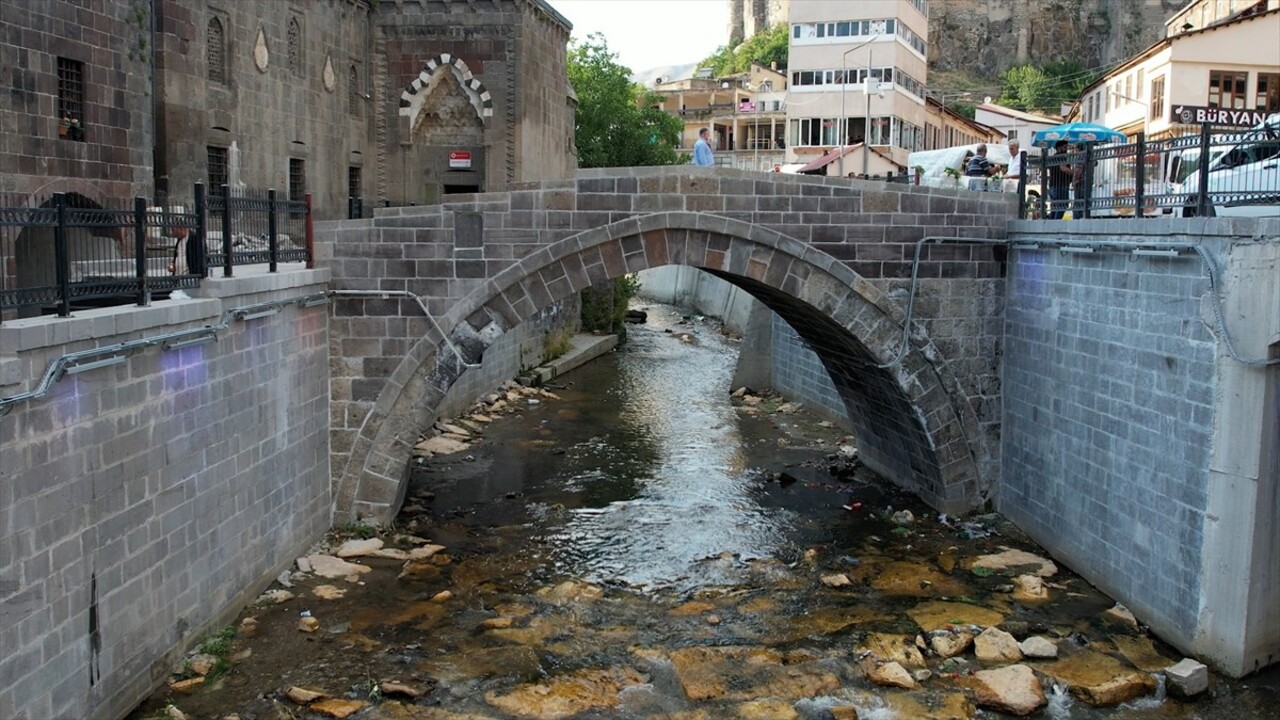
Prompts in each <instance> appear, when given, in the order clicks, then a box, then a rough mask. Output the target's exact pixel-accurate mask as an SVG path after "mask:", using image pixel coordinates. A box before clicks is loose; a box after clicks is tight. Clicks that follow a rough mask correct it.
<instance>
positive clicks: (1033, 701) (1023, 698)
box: [973, 665, 1047, 715]
mask: <svg viewBox="0 0 1280 720" xmlns="http://www.w3.org/2000/svg"><path fill="white" fill-rule="evenodd" d="M973 690H974V700H975V701H976V702H977V703H978V706H979V707H985V708H991V709H992V710H999V711H1000V712H1007V713H1010V714H1012V715H1030V714H1031V713H1033V712H1035V711H1036V710H1038V709H1040V708H1041V707H1043V706H1044V705H1045V703H1046V702H1047V701H1046V699H1045V696H1044V688H1043V687H1041V686H1040V680H1039V679H1038V678H1037V677H1036V674H1035V673H1034V672H1032V670H1031V668H1029V667H1027V666H1026V665H1010V666H1008V667H1002V668H1000V669H999V670H983V671H981V672H976V673H974V674H973Z"/></svg>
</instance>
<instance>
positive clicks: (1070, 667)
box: [1037, 650, 1156, 707]
mask: <svg viewBox="0 0 1280 720" xmlns="http://www.w3.org/2000/svg"><path fill="white" fill-rule="evenodd" d="M1037 669H1038V670H1040V672H1042V673H1044V674H1045V675H1048V676H1049V677H1051V678H1053V679H1055V680H1057V681H1059V682H1061V683H1063V684H1065V685H1066V686H1067V688H1068V689H1069V690H1070V691H1071V694H1072V695H1074V696H1075V697H1076V698H1078V699H1080V700H1083V701H1084V702H1086V703H1088V704H1090V705H1094V706H1098V707H1106V706H1111V705H1118V704H1120V703H1122V702H1125V701H1128V700H1132V699H1134V698H1137V697H1142V696H1143V695H1148V694H1150V693H1152V692H1154V691H1155V689H1156V681H1155V678H1153V677H1151V676H1150V675H1148V674H1147V673H1144V672H1142V671H1140V670H1135V669H1134V668H1132V667H1128V666H1126V665H1125V664H1124V663H1122V662H1120V661H1119V660H1117V659H1115V658H1113V657H1111V656H1110V655H1104V654H1102V653H1097V652H1093V651H1091V650H1079V651H1077V652H1074V653H1072V654H1071V655H1068V656H1066V657H1064V658H1062V659H1060V660H1058V661H1057V662H1055V663H1050V664H1048V665H1040V666H1039V667H1038V668H1037Z"/></svg>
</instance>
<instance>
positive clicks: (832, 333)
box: [334, 212, 983, 522]
mask: <svg viewBox="0 0 1280 720" xmlns="http://www.w3.org/2000/svg"><path fill="white" fill-rule="evenodd" d="M664 265H687V266H690V267H696V268H698V269H701V270H704V271H706V272H709V273H711V274H713V275H716V276H717V277H720V278H722V279H724V280H726V281H728V282H731V283H733V284H735V285H737V286H739V287H741V288H743V289H744V290H746V291H747V292H750V293H751V294H752V295H753V296H755V297H756V298H758V299H759V300H760V301H761V302H763V303H764V304H765V305H766V306H768V307H769V308H771V309H772V310H774V311H775V312H777V313H779V315H781V316H782V317H783V318H784V319H786V320H787V321H788V322H789V323H790V324H791V325H792V327H794V328H795V330H796V331H797V333H798V334H799V335H800V336H801V337H802V338H804V339H805V341H806V342H808V343H809V345H810V346H811V347H812V348H813V350H814V351H815V352H816V353H817V355H818V357H819V358H820V359H821V360H822V362H823V364H824V365H825V366H826V368H827V370H828V372H829V373H830V375H831V378H832V381H833V383H834V384H835V386H836V388H837V390H838V391H839V392H840V395H841V398H842V400H843V401H844V403H845V405H846V408H847V409H848V411H849V417H850V418H851V420H852V421H853V424H854V432H855V435H856V437H857V438H858V445H859V449H860V454H861V456H862V458H863V459H864V460H865V461H866V463H867V464H868V465H869V466H870V467H872V468H873V469H875V470H877V471H878V472H880V473H881V474H883V475H885V476H887V477H888V478H889V479H891V480H892V481H894V482H896V483H897V484H899V485H901V486H903V487H905V488H907V489H909V490H912V491H914V492H916V493H918V494H919V495H920V496H921V497H922V498H924V499H925V500H926V501H927V502H929V503H930V504H931V505H933V506H934V507H936V508H938V509H940V510H943V511H945V512H962V511H965V510H969V509H971V508H972V507H974V506H976V505H978V504H980V503H981V502H982V501H983V498H982V497H980V493H979V488H980V483H979V466H978V461H977V448H976V444H977V443H978V442H979V439H978V438H979V434H980V433H979V430H978V421H977V416H976V414H975V412H974V410H973V408H972V407H971V406H970V404H969V403H968V402H967V400H966V398H965V395H964V392H963V390H962V389H961V386H960V384H959V383H958V382H957V380H956V378H954V377H953V376H952V375H951V373H950V372H949V371H948V370H947V369H946V367H945V363H944V360H945V359H944V358H943V357H942V355H941V353H940V352H939V351H938V349H937V348H936V347H935V346H934V345H933V343H932V342H931V341H930V340H929V339H928V337H927V335H926V334H925V332H924V330H923V328H922V327H921V326H920V325H919V324H915V325H913V327H912V332H911V333H910V335H911V339H910V343H911V348H910V351H909V352H907V353H905V355H904V356H903V357H902V359H901V361H900V362H899V363H897V364H891V362H892V361H893V360H894V359H895V358H896V357H897V356H898V355H899V350H900V348H901V342H902V323H903V320H904V313H903V311H902V309H901V307H899V306H898V304H897V303H895V302H893V301H892V300H890V299H889V298H888V297H887V296H886V295H885V294H884V293H882V292H881V291H880V290H879V289H878V288H877V287H876V286H875V285H873V284H871V283H870V282H867V281H866V280H865V279H863V278H862V277H860V276H859V275H858V274H857V273H855V272H854V271H853V270H851V269H850V268H849V267H847V266H846V265H844V264H842V263H841V262H839V261H838V260H836V259H835V258H833V257H831V256H830V255H828V254H826V253H823V252H821V251H819V250H815V249H814V248H813V247H811V246H809V245H807V244H805V243H802V242H800V241H799V240H796V239H795V238H792V237H789V236H787V235H784V234H782V233H780V232H777V231H775V230H773V229H770V228H768V227H765V226H763V225H757V224H752V223H747V222H743V221H740V220H734V219H731V218H726V217H721V216H715V215H709V214H706V213H696V212H668V213H654V214H650V215H643V216H637V217H632V218H628V219H625V220H621V221H618V222H615V223H612V224H609V225H605V226H602V227H597V228H593V229H590V230H586V231H583V232H580V233H577V234H575V235H572V236H570V237H567V238H565V239H563V240H560V241H558V242H556V243H554V244H551V245H548V246H546V247H543V248H542V249H541V250H539V251H537V252H535V253H533V254H531V255H529V256H527V257H525V258H523V259H521V260H519V261H517V262H515V263H513V264H512V265H511V266H509V267H507V268H506V269H504V270H503V271H502V272H500V273H498V274H497V275H495V276H494V277H492V278H491V279H489V280H487V281H485V282H484V284H483V285H481V286H480V287H478V288H477V289H475V290H474V291H472V292H471V293H469V294H468V295H466V296H465V297H463V298H462V300H461V301H460V302H458V303H456V304H454V305H453V306H452V307H451V309H450V311H449V312H448V313H447V314H446V315H444V316H442V317H440V318H438V322H437V324H436V326H435V327H433V328H432V330H431V331H430V332H428V334H427V335H426V336H424V337H422V338H420V339H419V340H418V341H417V342H416V343H415V344H414V345H413V346H412V347H411V348H410V350H409V352H408V353H406V355H405V356H404V358H403V359H402V360H401V361H400V363H399V365H398V366H397V368H396V370H395V371H394V372H393V373H392V375H391V378H390V380H389V381H388V382H387V383H386V385H385V387H384V388H383V390H382V392H381V394H380V395H379V397H378V400H377V401H376V403H375V405H374V407H373V409H372V410H371V411H370V412H369V414H368V415H367V416H366V418H365V421H364V423H363V425H362V427H361V429H360V431H359V435H358V437H357V439H356V441H355V442H354V444H353V447H352V452H351V455H350V458H349V460H348V462H347V463H346V467H344V468H335V469H334V470H335V476H336V482H337V488H336V490H337V492H336V498H335V500H336V510H337V514H338V516H339V518H345V519H348V520H349V519H354V518H356V517H360V518H363V519H368V520H374V521H378V522H386V521H389V520H390V519H391V517H392V514H393V513H394V512H395V511H396V510H397V508H398V506H399V504H400V503H401V502H402V501H403V499H404V495H405V491H406V489H407V484H408V471H409V464H410V463H409V460H410V452H411V449H412V446H413V444H414V442H415V441H416V439H417V435H418V433H419V432H420V431H421V429H422V428H424V427H427V426H429V425H430V423H431V422H432V421H433V420H434V419H435V408H436V407H437V406H438V404H439V403H440V401H441V400H442V399H443V398H444V396H445V392H446V391H447V390H448V389H449V387H450V386H451V385H452V384H453V382H454V381H455V380H457V379H458V377H460V376H461V374H462V373H463V372H465V370H466V365H467V364H468V363H472V364H474V363H477V362H479V360H480V359H481V357H482V355H483V353H484V351H485V349H487V348H488V347H489V346H490V345H491V344H492V343H493V342H494V341H495V340H496V339H497V338H498V337H499V336H501V335H502V334H503V333H504V332H506V331H507V330H509V329H511V328H514V327H516V326H517V325H519V324H520V323H521V322H524V321H525V320H527V319H529V318H532V317H533V316H534V314H536V313H537V312H538V311H539V310H540V309H542V308H544V307H546V306H547V305H550V304H551V303H553V302H555V301H557V300H561V299H564V298H567V297H570V296H572V295H573V294H574V293H577V292H578V291H580V290H582V289H583V288H585V287H588V286H590V285H592V284H594V283H598V282H602V281H606V280H610V279H613V278H616V277H619V276H621V275H624V274H626V273H631V272H638V271H640V270H645V269H648V268H653V267H661V266H664ZM445 329H447V332H448V335H447V337H446V336H445V335H444V334H443V333H444V332H446V330H445ZM884 365H890V366H889V367H880V366H884Z"/></svg>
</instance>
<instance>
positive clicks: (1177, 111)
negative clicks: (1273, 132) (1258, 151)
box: [1169, 105, 1267, 127]
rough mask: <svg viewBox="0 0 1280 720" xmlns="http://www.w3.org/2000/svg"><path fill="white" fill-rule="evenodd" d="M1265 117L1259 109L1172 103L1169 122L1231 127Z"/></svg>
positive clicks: (1248, 124)
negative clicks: (1234, 108) (1235, 108)
mask: <svg viewBox="0 0 1280 720" xmlns="http://www.w3.org/2000/svg"><path fill="white" fill-rule="evenodd" d="M1266 119H1267V113H1265V112H1263V111H1261V110H1231V109H1228V108H1211V107H1203V106H1200V105H1174V106H1173V107H1172V108H1171V109H1170V117H1169V122H1171V123H1174V124H1182V125H1200V124H1201V123H1209V124H1210V125H1229V126H1232V127H1253V126H1254V125H1258V124H1261V123H1262V121H1263V120H1266Z"/></svg>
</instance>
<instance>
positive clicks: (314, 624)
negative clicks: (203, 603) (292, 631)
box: [298, 615, 320, 633]
mask: <svg viewBox="0 0 1280 720" xmlns="http://www.w3.org/2000/svg"><path fill="white" fill-rule="evenodd" d="M298 629H299V630H301V631H302V632H305V633H313V632H315V631H317V630H319V629H320V621H319V620H317V619H316V618H314V617H311V616H310V615H307V616H306V617H301V618H298Z"/></svg>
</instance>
